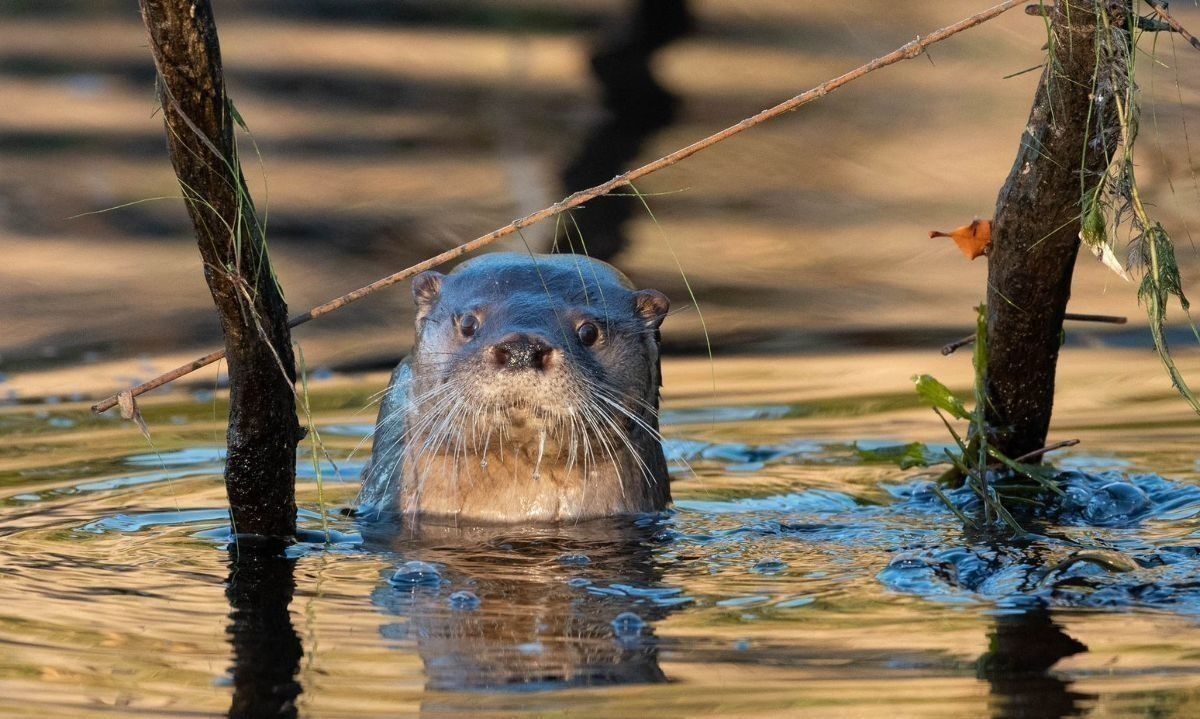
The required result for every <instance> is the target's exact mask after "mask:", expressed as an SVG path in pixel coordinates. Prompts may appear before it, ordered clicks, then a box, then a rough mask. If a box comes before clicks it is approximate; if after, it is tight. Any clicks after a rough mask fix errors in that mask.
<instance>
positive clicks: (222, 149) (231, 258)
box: [141, 0, 303, 537]
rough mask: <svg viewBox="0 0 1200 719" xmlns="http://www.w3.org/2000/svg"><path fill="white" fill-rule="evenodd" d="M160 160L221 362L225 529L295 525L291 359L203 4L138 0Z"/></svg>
mask: <svg viewBox="0 0 1200 719" xmlns="http://www.w3.org/2000/svg"><path fill="white" fill-rule="evenodd" d="M141 9H142V18H143V20H144V21H145V23H146V28H147V30H149V33H150V48H151V50H152V51H153V53H154V61H155V64H156V65H157V67H158V74H159V93H160V95H161V100H162V107H163V115H164V119H165V122H166V129H167V142H168V146H169V150H170V155H171V163H172V164H173V165H174V167H175V174H176V175H178V177H179V184H180V186H181V187H182V188H183V196H184V198H185V200H186V202H187V208H188V213H189V215H190V216H191V219H192V224H193V225H194V226H195V230H196V236H197V239H198V240H199V245H200V255H201V257H202V259H203V261H204V277H205V279H206V280H207V281H208V288H209V290H210V291H211V292H212V297H213V302H214V303H215V304H216V306H217V312H218V314H219V315H220V318H221V328H222V330H223V332H224V335H225V349H226V352H227V355H226V361H227V362H228V367H229V381H230V397H229V403H230V405H229V430H228V433H227V442H228V459H227V461H226V465H225V486H226V491H227V492H228V494H229V505H230V510H231V513H232V515H233V526H234V530H235V531H236V532H238V533H242V534H258V535H264V536H276V537H282V536H290V535H292V534H294V532H295V524H296V500H295V484H296V443H297V442H298V441H299V439H300V438H301V437H302V436H303V432H302V431H301V429H300V426H299V423H298V422H297V419H296V410H295V399H294V385H295V361H294V359H293V355H292V346H291V334H290V332H289V331H288V326H287V305H286V304H285V303H284V301H283V296H282V292H281V290H280V288H279V286H278V284H277V283H276V281H275V277H274V274H273V273H272V270H271V263H270V259H269V258H268V256H267V250H266V244H265V238H264V237H263V233H262V227H261V225H260V224H259V222H258V217H257V215H256V214H255V211H254V205H253V202H252V201H251V199H250V195H249V192H248V191H247V189H246V186H245V181H244V179H243V177H242V171H241V166H240V164H239V162H238V157H237V149H236V146H235V143H234V128H233V119H232V117H231V114H232V113H231V106H230V105H229V102H228V100H227V99H226V96H225V81H224V75H223V74H222V70H221V50H220V46H219V45H218V42H217V27H216V23H215V22H214V20H213V14H212V7H211V5H210V4H209V2H208V0H141Z"/></svg>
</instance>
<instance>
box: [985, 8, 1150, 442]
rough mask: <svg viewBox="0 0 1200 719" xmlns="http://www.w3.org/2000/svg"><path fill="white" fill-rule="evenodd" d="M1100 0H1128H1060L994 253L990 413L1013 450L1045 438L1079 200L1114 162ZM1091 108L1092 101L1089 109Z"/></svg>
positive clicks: (995, 231)
mask: <svg viewBox="0 0 1200 719" xmlns="http://www.w3.org/2000/svg"><path fill="white" fill-rule="evenodd" d="M1098 3H1105V4H1106V5H1107V6H1108V7H1109V13H1110V18H1112V20H1113V21H1114V22H1115V23H1117V24H1118V26H1119V24H1120V22H1122V21H1123V19H1124V18H1127V17H1128V15H1125V14H1123V13H1122V17H1121V18H1119V17H1117V16H1116V13H1117V12H1122V11H1123V9H1124V8H1126V7H1127V3H1128V0H1118V1H1117V2H1111V1H1110V0H1059V2H1057V3H1055V5H1054V9H1053V10H1052V11H1051V18H1050V25H1051V42H1050V56H1049V61H1048V62H1047V65H1046V69H1045V70H1044V71H1043V73H1042V79H1041V82H1040V83H1039V84H1038V89H1037V94H1036V96H1035V97H1034V101H1033V110H1032V112H1031V113H1030V115H1029V123H1028V125H1026V127H1025V131H1024V133H1023V134H1022V136H1021V148H1020V150H1019V151H1018V152H1017V159H1016V162H1015V163H1014V164H1013V168H1012V171H1011V173H1010V174H1009V176H1008V180H1007V182H1005V184H1004V187H1003V188H1002V189H1001V190H1000V197H999V199H998V200H997V203H996V215H995V220H994V225H993V228H992V248H991V251H990V256H989V259H988V292H987V305H988V347H989V350H990V356H989V361H988V374H987V396H988V399H989V404H988V405H987V408H986V411H987V423H988V426H989V427H990V428H992V430H993V432H994V433H995V434H994V437H993V442H994V444H995V446H996V447H997V449H999V450H1000V451H1002V452H1004V453H1005V454H1007V455H1008V456H1010V457H1016V456H1020V455H1022V454H1025V453H1026V452H1031V451H1033V450H1035V449H1038V448H1040V447H1042V446H1044V444H1045V440H1046V434H1047V432H1048V431H1049V428H1050V412H1051V409H1052V408H1053V405H1054V372H1055V365H1056V364H1057V362H1058V349H1059V346H1060V344H1061V342H1062V323H1063V314H1064V312H1065V311H1066V307H1067V299H1068V298H1069V297H1070V294H1071V273H1072V271H1073V269H1074V265H1075V256H1076V254H1077V251H1078V249H1079V242H1080V240H1079V230H1080V216H1081V201H1082V197H1083V194H1084V192H1085V191H1086V190H1088V189H1091V188H1092V187H1094V186H1095V185H1096V180H1097V178H1098V177H1099V176H1100V174H1101V173H1102V172H1103V171H1104V169H1105V167H1106V166H1107V164H1108V160H1107V157H1108V154H1107V153H1108V151H1109V150H1110V149H1111V144H1112V143H1113V142H1115V141H1116V138H1117V132H1118V131H1117V129H1116V125H1115V122H1116V121H1115V118H1114V117H1113V116H1112V114H1111V113H1109V112H1103V111H1100V110H1098V109H1097V108H1098V107H1108V106H1111V104H1112V103H1111V102H1109V103H1108V105H1093V99H1094V97H1093V77H1094V75H1095V69H1096V58H1097V53H1096V50H1097V45H1096V42H1097V35H1098V30H1097V21H1098V15H1097V12H1098V9H1097V8H1098ZM1089 108H1091V109H1092V110H1093V111H1092V112H1090V113H1089Z"/></svg>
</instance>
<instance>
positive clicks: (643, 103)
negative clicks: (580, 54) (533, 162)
mask: <svg viewBox="0 0 1200 719" xmlns="http://www.w3.org/2000/svg"><path fill="white" fill-rule="evenodd" d="M692 24H693V20H692V16H691V13H690V12H689V10H688V4H687V0H640V2H637V3H636V4H635V5H634V7H633V10H632V12H631V16H630V17H629V18H628V20H623V21H622V22H620V23H619V24H618V25H617V26H615V27H614V28H613V29H612V30H610V31H609V34H608V36H607V37H606V38H605V39H604V40H602V41H601V42H600V44H599V46H598V47H597V49H596V51H595V52H594V53H593V54H592V57H591V66H592V76H593V77H594V78H595V80H596V81H597V83H599V85H600V90H601V94H602V101H603V105H604V112H605V117H604V118H603V119H602V120H601V121H600V122H598V123H597V124H595V125H594V126H593V127H592V128H591V129H590V130H589V132H588V135H587V137H586V138H585V139H584V142H583V146H582V149H581V150H580V151H579V154H578V155H576V156H575V157H574V158H573V159H571V161H570V162H568V163H567V166H566V168H565V169H564V170H563V174H562V181H563V185H565V189H566V190H567V192H576V191H578V190H582V189H584V188H587V187H591V186H593V185H597V184H599V183H601V182H604V181H606V180H608V179H610V178H612V177H613V176H614V175H618V174H620V173H622V172H624V171H625V170H626V169H628V168H629V167H630V165H631V163H632V161H633V160H634V159H635V158H636V157H637V154H638V152H639V151H640V150H641V148H642V145H644V144H645V143H646V141H647V140H648V139H650V137H651V136H653V135H654V133H656V132H658V131H659V130H662V129H663V128H665V127H667V126H668V125H670V124H671V123H672V122H673V121H674V120H675V116H676V112H677V106H678V102H679V101H678V100H677V99H676V97H675V96H674V95H673V94H671V92H669V91H668V90H667V89H666V88H664V87H663V86H662V85H661V84H659V82H658V80H657V79H656V78H655V77H654V73H653V72H652V71H651V68H650V61H651V59H652V57H653V55H654V53H656V52H657V51H658V50H660V49H661V48H662V47H663V46H665V45H667V44H668V43H670V42H672V41H674V40H677V39H679V38H680V37H683V36H684V35H686V34H687V33H688V32H689V31H690V30H691V28H692ZM640 205H641V203H640V201H639V200H638V199H637V198H636V197H630V196H628V195H616V196H609V197H605V198H604V199H603V200H602V201H600V202H594V203H591V204H589V206H588V207H587V208H586V209H581V210H578V211H576V212H574V213H572V217H573V222H569V223H564V224H563V225H561V226H560V229H559V233H558V234H559V236H558V237H557V238H556V247H557V249H558V250H559V251H564V250H565V249H567V248H570V250H571V251H572V252H580V251H582V252H585V253H586V254H588V255H590V256H592V257H595V258H598V259H602V260H611V259H612V258H613V256H614V255H616V254H617V253H618V252H620V251H621V250H622V249H624V247H625V245H626V243H627V241H628V240H627V238H626V236H625V232H624V230H623V225H624V224H625V222H626V221H627V220H628V219H629V218H630V217H631V216H632V215H633V214H634V212H636V211H637V210H638V208H639V207H640ZM581 238H582V243H583V245H584V246H583V247H576V246H575V243H576V242H578V241H580V239H581Z"/></svg>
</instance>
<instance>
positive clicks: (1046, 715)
mask: <svg viewBox="0 0 1200 719" xmlns="http://www.w3.org/2000/svg"><path fill="white" fill-rule="evenodd" d="M1087 650H1088V648H1087V646H1085V645H1084V644H1083V643H1081V642H1079V641H1077V640H1075V639H1073V638H1072V637H1070V636H1069V635H1067V633H1066V632H1064V631H1063V630H1062V627H1060V626H1059V625H1058V624H1057V623H1055V621H1054V619H1053V618H1051V616H1050V612H1049V611H1048V610H1047V609H1046V607H1045V606H1041V605H1039V606H1036V607H1033V608H1031V609H1029V610H1027V611H1018V612H1006V613H1003V614H1000V615H999V616H997V617H996V624H995V627H994V628H993V629H992V631H991V632H990V633H989V635H988V651H987V653H985V654H984V655H983V656H981V657H980V658H979V661H978V663H977V664H976V668H977V670H978V674H979V678H980V679H983V680H985V681H986V682H987V683H988V685H989V688H990V692H991V695H992V697H994V701H993V702H992V716H993V717H995V719H1018V718H1023V719H1064V718H1065V717H1075V716H1082V715H1083V714H1084V713H1085V711H1086V709H1085V703H1086V702H1088V701H1090V700H1093V699H1095V698H1096V697H1095V696H1094V695H1089V694H1081V693H1079V692H1075V691H1071V684H1072V682H1070V681H1067V680H1064V679H1060V678H1059V677H1057V676H1054V675H1053V674H1051V673H1050V669H1051V667H1053V666H1054V665H1055V664H1056V663H1057V662H1058V661H1059V660H1061V659H1066V658H1067V657H1070V656H1074V655H1076V654H1079V653H1082V652H1086V651H1087Z"/></svg>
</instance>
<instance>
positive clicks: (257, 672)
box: [225, 542, 304, 719]
mask: <svg viewBox="0 0 1200 719" xmlns="http://www.w3.org/2000/svg"><path fill="white" fill-rule="evenodd" d="M280 550H281V548H280V547H277V546H251V545H250V544H249V543H247V542H241V543H240V544H231V545H230V549H229V553H230V555H229V580H228V582H227V584H226V589H225V596H226V597H227V598H228V599H229V626H228V628H227V630H226V632H227V633H228V635H229V642H230V644H231V645H232V648H233V670H232V674H233V701H232V703H231V704H230V706H229V716H230V717H231V719H241V718H243V717H245V718H249V717H266V716H271V717H295V716H297V712H296V698H297V697H298V696H300V692H301V691H302V689H301V686H300V682H298V681H297V680H296V672H297V670H298V669H299V667H300V658H301V657H302V656H303V655H304V650H303V648H302V647H301V645H300V636H299V635H298V634H296V630H295V628H294V627H293V626H292V617H291V614H290V613H289V612H288V605H289V604H290V603H291V601H292V594H293V593H294V592H295V590H296V578H295V573H294V572H295V566H296V560H295V559H291V558H288V557H286V556H284V555H283V553H282V552H281V551H280Z"/></svg>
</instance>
